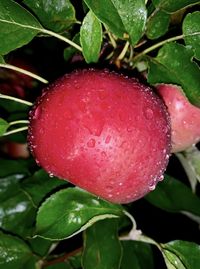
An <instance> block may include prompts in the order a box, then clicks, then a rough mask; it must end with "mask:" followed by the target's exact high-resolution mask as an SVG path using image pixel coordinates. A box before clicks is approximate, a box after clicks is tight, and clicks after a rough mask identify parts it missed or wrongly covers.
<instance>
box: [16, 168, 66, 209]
mask: <svg viewBox="0 0 200 269" xmlns="http://www.w3.org/2000/svg"><path fill="white" fill-rule="evenodd" d="M67 184H68V182H67V181H64V180H61V179H58V178H55V177H50V176H49V174H47V173H46V172H45V171H44V170H42V169H41V170H39V171H37V172H35V174H33V176H32V177H30V178H28V179H26V180H25V181H24V182H23V183H22V184H21V188H22V189H23V190H24V191H25V193H26V194H27V195H28V197H29V198H30V200H31V201H32V203H33V205H34V206H35V207H37V206H38V205H39V204H40V203H41V202H42V200H43V199H44V197H45V196H46V195H47V194H48V193H50V192H52V191H53V190H54V189H56V188H58V187H61V186H66V185H67Z"/></svg>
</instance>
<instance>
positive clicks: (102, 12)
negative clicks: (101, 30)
mask: <svg viewBox="0 0 200 269" xmlns="http://www.w3.org/2000/svg"><path fill="white" fill-rule="evenodd" d="M84 2H85V3H86V4H87V6H88V7H89V8H90V9H91V10H92V11H93V13H94V14H95V15H96V17H97V18H98V19H99V20H100V21H101V22H103V23H105V24H106V25H107V26H108V28H109V29H110V31H111V32H112V33H113V34H115V35H116V36H118V37H121V38H123V37H124V34H125V32H126V30H125V28H124V25H123V23H122V20H121V18H120V16H119V13H118V11H117V9H116V7H115V5H114V4H113V1H112V0H101V2H99V1H94V0H84Z"/></svg>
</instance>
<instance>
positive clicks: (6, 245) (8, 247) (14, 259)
mask: <svg viewBox="0 0 200 269" xmlns="http://www.w3.org/2000/svg"><path fill="white" fill-rule="evenodd" d="M0 253H1V255H0V267H1V268H5V269H13V268H15V269H28V268H32V269H33V268H35V266H34V264H35V263H36V258H35V257H34V256H33V254H32V253H31V250H30V248H29V247H28V245H27V244H25V242H24V241H22V240H21V239H19V238H17V237H15V236H11V235H8V234H4V233H2V232H0ZM30 263H31V264H32V265H33V266H32V267H30V266H29V264H30ZM27 265H28V266H27Z"/></svg>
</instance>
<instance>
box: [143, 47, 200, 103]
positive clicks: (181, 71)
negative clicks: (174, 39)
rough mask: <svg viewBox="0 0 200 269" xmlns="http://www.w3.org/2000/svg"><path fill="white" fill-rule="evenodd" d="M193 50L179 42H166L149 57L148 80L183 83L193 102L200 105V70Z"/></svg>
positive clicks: (150, 81) (153, 82) (152, 81)
mask: <svg viewBox="0 0 200 269" xmlns="http://www.w3.org/2000/svg"><path fill="white" fill-rule="evenodd" d="M192 58H193V51H192V50H191V49H190V48H187V47H185V46H183V45H180V44H177V43H169V44H165V45H164V46H163V47H162V48H161V49H160V50H159V53H158V55H157V57H155V58H151V59H149V66H150V70H149V74H148V82H149V83H151V84H156V83H172V84H178V85H181V87H182V89H183V90H184V92H185V94H186V95H187V97H188V99H189V100H190V101H191V103H193V104H195V105H197V106H200V80H199V76H200V70H199V67H198V65H197V64H196V63H195V62H193V61H192Z"/></svg>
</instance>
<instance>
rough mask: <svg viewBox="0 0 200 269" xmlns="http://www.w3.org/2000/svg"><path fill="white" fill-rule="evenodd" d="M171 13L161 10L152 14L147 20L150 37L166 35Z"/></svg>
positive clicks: (147, 32)
mask: <svg viewBox="0 0 200 269" xmlns="http://www.w3.org/2000/svg"><path fill="white" fill-rule="evenodd" d="M169 22H170V15H169V14H167V13H165V12H163V11H161V10H159V11H157V12H155V13H154V14H153V15H150V17H149V20H148V22H147V29H146V35H147V37H148V38H149V39H156V38H159V37H161V36H162V35H164V34H165V33H166V32H167V30H168V26H169Z"/></svg>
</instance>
